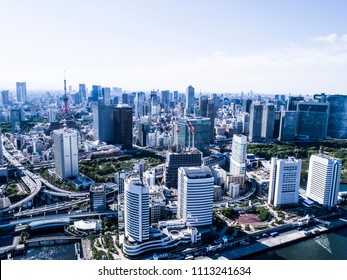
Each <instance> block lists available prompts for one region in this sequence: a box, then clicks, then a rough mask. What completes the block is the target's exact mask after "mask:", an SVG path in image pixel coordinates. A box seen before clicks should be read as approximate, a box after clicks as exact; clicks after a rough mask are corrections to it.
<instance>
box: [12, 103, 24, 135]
mask: <svg viewBox="0 0 347 280" xmlns="http://www.w3.org/2000/svg"><path fill="white" fill-rule="evenodd" d="M21 115H22V114H21V111H20V109H18V108H13V109H11V115H10V119H11V130H12V133H19V132H20V131H21V121H22V117H21Z"/></svg>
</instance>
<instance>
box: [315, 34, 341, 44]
mask: <svg viewBox="0 0 347 280" xmlns="http://www.w3.org/2000/svg"><path fill="white" fill-rule="evenodd" d="M337 40H338V36H337V34H336V33H331V34H329V35H325V36H318V37H315V38H313V39H312V41H315V42H324V43H335V42H336V41H337Z"/></svg>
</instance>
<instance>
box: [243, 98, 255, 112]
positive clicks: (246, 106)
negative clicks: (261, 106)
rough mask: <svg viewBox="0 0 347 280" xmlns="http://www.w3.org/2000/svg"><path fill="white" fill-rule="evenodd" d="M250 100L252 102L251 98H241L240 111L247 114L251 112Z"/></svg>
mask: <svg viewBox="0 0 347 280" xmlns="http://www.w3.org/2000/svg"><path fill="white" fill-rule="evenodd" d="M252 102H253V100H252V99H243V100H242V112H244V113H248V114H249V113H250V112H251V104H252Z"/></svg>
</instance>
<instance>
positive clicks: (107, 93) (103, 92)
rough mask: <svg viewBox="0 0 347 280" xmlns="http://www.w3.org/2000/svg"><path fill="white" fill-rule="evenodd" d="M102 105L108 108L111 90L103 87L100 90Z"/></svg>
mask: <svg viewBox="0 0 347 280" xmlns="http://www.w3.org/2000/svg"><path fill="white" fill-rule="evenodd" d="M101 96H102V104H104V105H106V106H109V105H110V100H111V88H109V87H105V88H102V89H101Z"/></svg>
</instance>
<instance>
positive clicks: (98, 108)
mask: <svg viewBox="0 0 347 280" xmlns="http://www.w3.org/2000/svg"><path fill="white" fill-rule="evenodd" d="M114 111H115V107H114V106H106V105H102V104H98V103H94V104H93V131H94V139H95V140H99V141H101V142H106V143H107V144H115V122H114Z"/></svg>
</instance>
